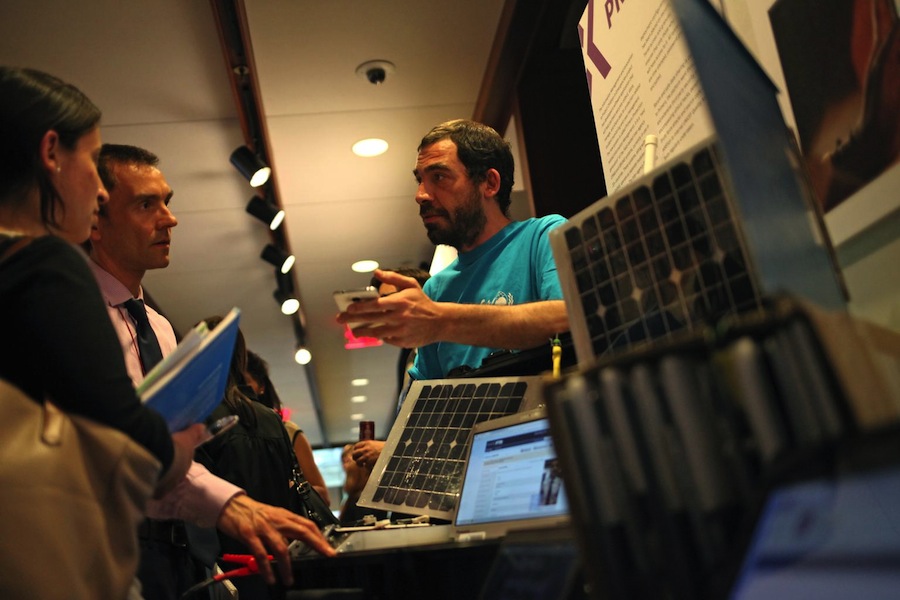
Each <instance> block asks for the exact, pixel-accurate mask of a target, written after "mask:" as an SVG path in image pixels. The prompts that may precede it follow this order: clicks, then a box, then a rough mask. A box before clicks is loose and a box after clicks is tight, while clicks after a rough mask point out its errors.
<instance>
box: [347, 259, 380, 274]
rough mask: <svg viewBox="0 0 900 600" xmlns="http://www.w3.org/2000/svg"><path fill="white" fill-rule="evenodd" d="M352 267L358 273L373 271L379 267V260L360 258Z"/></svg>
mask: <svg viewBox="0 0 900 600" xmlns="http://www.w3.org/2000/svg"><path fill="white" fill-rule="evenodd" d="M350 268H351V269H353V271H354V272H356V273H371V272H372V271H374V270H375V269H377V268H378V261H377V260H358V261H356V262H355V263H353V264H352V265H350Z"/></svg>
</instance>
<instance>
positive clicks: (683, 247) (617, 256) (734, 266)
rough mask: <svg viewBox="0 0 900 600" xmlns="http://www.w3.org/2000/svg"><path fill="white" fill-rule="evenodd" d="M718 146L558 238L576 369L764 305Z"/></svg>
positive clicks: (609, 203) (585, 216)
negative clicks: (636, 345) (577, 365)
mask: <svg viewBox="0 0 900 600" xmlns="http://www.w3.org/2000/svg"><path fill="white" fill-rule="evenodd" d="M732 196H733V195H732V194H730V193H729V191H728V182H727V178H726V177H725V176H724V166H723V165H722V161H721V158H720V155H719V152H718V150H717V146H716V144H715V141H714V140H708V141H707V142H706V143H703V144H701V145H699V146H696V147H694V148H692V149H691V150H689V151H688V152H685V153H684V154H683V155H681V156H680V157H679V158H678V159H676V160H674V161H671V162H669V163H668V164H667V165H666V166H665V167H663V168H661V169H660V170H657V171H656V172H654V173H651V174H649V175H647V176H645V177H643V178H641V179H639V180H638V181H637V182H635V183H634V184H633V185H631V186H629V187H628V188H626V189H625V190H624V191H621V192H619V193H617V194H615V195H614V196H611V197H607V198H604V199H602V200H600V201H599V202H596V203H595V204H594V205H592V206H591V207H589V208H588V209H586V210H584V211H582V212H581V213H579V214H577V215H575V216H574V217H573V218H572V219H571V220H570V221H569V223H567V224H566V225H564V226H563V227H560V228H559V230H557V231H555V232H552V233H551V243H552V245H553V251H554V256H555V257H556V261H557V265H558V268H559V273H560V280H561V282H562V284H563V290H564V296H565V298H566V302H567V305H568V309H569V319H570V322H571V325H572V335H573V338H575V349H576V353H577V354H578V360H579V363H582V362H584V361H589V360H591V359H593V358H596V357H599V356H602V355H604V354H605V353H607V352H609V351H612V350H616V349H627V348H630V347H631V346H633V345H634V344H636V343H638V342H641V341H645V340H655V339H662V338H668V337H670V336H671V335H672V334H673V333H675V332H677V331H680V330H684V329H687V330H692V329H694V328H695V327H696V326H697V325H699V324H700V323H703V322H707V321H708V320H710V319H715V318H718V317H721V316H723V315H726V314H734V313H737V312H741V311H743V310H747V309H750V308H754V307H757V306H759V304H760V289H759V286H758V284H757V278H756V277H754V276H753V268H752V265H751V258H750V256H749V254H748V251H747V248H746V244H745V242H744V239H743V234H742V232H741V229H740V227H739V226H738V215H737V208H736V207H735V206H734V204H733V202H732V200H731V198H732Z"/></svg>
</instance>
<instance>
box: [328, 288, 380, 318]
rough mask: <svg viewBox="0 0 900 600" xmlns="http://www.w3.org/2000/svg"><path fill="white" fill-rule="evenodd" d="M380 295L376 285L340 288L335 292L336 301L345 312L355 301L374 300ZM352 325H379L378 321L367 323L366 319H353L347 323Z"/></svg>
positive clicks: (339, 308)
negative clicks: (351, 288) (349, 288)
mask: <svg viewBox="0 0 900 600" xmlns="http://www.w3.org/2000/svg"><path fill="white" fill-rule="evenodd" d="M379 297H380V294H379V293H378V290H377V289H376V288H374V287H372V286H371V285H370V286H367V287H364V288H357V289H353V290H339V291H337V292H334V303H335V304H337V307H338V310H340V311H341V312H344V311H345V310H347V307H348V306H350V305H351V304H353V303H354V302H360V301H362V300H374V299H377V298H379ZM347 325H349V326H350V327H351V329H352V328H353V327H359V326H361V325H377V323H366V322H364V321H351V322H349V323H347Z"/></svg>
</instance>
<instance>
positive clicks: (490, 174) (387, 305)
mask: <svg viewBox="0 0 900 600" xmlns="http://www.w3.org/2000/svg"><path fill="white" fill-rule="evenodd" d="M514 169H515V164H514V161H513V157H512V151H511V150H510V147H509V144H508V143H507V142H506V141H505V140H503V138H502V137H501V136H500V135H499V134H498V133H497V132H496V131H495V130H493V129H491V128H490V127H487V126H485V125H482V124H480V123H476V122H474V121H468V120H456V121H448V122H447V123H442V124H441V125H438V126H437V127H435V128H434V129H432V130H431V131H430V132H429V133H428V134H426V135H425V137H424V138H423V139H422V142H421V144H420V145H419V150H418V158H417V160H416V167H415V170H414V171H413V173H414V174H415V177H416V180H417V181H418V183H419V186H418V190H417V191H416V202H417V203H418V205H419V216H420V217H421V218H422V222H423V223H424V225H425V228H426V230H427V232H428V238H429V239H430V240H431V241H432V242H433V243H434V244H436V245H437V244H445V245H448V246H453V247H454V248H456V249H457V251H458V256H457V258H456V260H454V262H453V263H451V264H450V265H449V266H448V267H446V268H445V269H444V270H442V271H440V272H438V273H436V274H434V275H433V276H432V277H431V279H429V280H428V281H427V282H426V283H425V287H424V291H423V289H422V288H420V287H419V285H418V283H416V281H415V280H414V279H412V278H408V277H403V276H401V275H398V274H397V273H392V272H388V271H376V272H375V276H376V277H377V278H378V279H380V280H381V281H382V282H384V283H389V284H392V285H394V286H396V287H397V288H398V290H399V291H398V292H397V293H394V294H391V295H390V296H386V297H383V298H380V299H378V300H372V301H368V302H358V303H355V304H354V305H353V306H351V307H350V308H349V309H348V311H347V312H344V313H341V314H340V315H339V316H338V322H340V323H346V322H347V321H357V322H359V321H365V322H372V323H377V325H375V326H367V327H365V326H364V327H358V328H355V329H354V333H355V334H356V335H362V336H373V337H378V338H381V339H383V340H384V341H385V342H387V343H389V344H392V345H395V346H400V347H406V348H418V349H419V350H418V354H417V356H416V362H415V364H414V365H413V367H412V368H411V369H410V375H411V376H412V377H413V379H440V378H443V377H445V376H446V375H447V373H449V372H450V371H451V370H453V369H456V368H459V367H462V366H467V367H469V368H472V369H476V368H478V367H479V366H480V365H481V361H482V360H483V359H484V358H485V357H486V356H488V355H489V354H491V353H492V352H494V351H495V350H499V349H506V350H522V349H525V348H533V347H535V346H538V345H539V344H541V343H542V342H547V341H548V340H549V339H551V338H553V337H554V336H556V335H557V334H559V333H561V332H564V331H568V329H569V322H568V318H567V316H566V308H565V303H564V302H563V300H562V297H563V295H562V290H561V288H560V284H559V278H558V276H557V273H556V264H555V263H554V261H553V254H552V252H551V250H550V242H549V238H548V232H549V231H550V230H551V229H553V228H554V227H557V226H559V225H561V224H562V223H564V222H565V219H564V218H563V217H561V216H559V215H549V216H545V217H541V218H538V219H528V220H526V221H512V220H511V219H510V217H509V214H508V211H509V204H510V192H511V191H512V185H513V172H514Z"/></svg>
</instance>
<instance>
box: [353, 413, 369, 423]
mask: <svg viewBox="0 0 900 600" xmlns="http://www.w3.org/2000/svg"><path fill="white" fill-rule="evenodd" d="M365 417H366V415H364V414H363V413H353V414H352V415H350V420H352V421H362V420H363V419H364V418H365Z"/></svg>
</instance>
